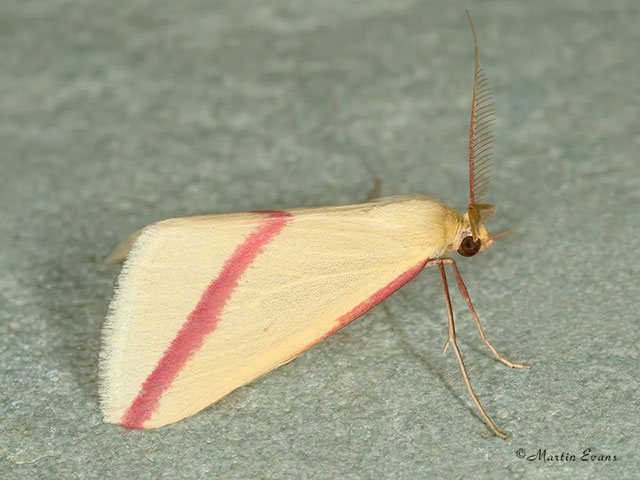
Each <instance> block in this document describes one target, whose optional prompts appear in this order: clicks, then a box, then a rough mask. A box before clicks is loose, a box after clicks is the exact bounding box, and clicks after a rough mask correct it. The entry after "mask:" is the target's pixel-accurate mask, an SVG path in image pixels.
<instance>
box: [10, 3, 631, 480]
mask: <svg viewBox="0 0 640 480" xmlns="http://www.w3.org/2000/svg"><path fill="white" fill-rule="evenodd" d="M346 3H347V2H341V1H323V2H294V1H286V0H273V1H271V2H268V4H267V5H264V4H258V2H246V1H240V2H236V1H226V2H216V3H212V2H205V1H198V0H191V1H185V2H171V1H157V2H147V1H143V0H136V1H131V2H116V3H115V4H114V3H108V4H107V3H104V2H81V1H72V0H69V1H62V0H47V1H32V2H17V1H4V2H2V4H0V45H1V47H0V65H2V69H1V73H0V105H1V108H0V146H1V148H0V167H1V168H0V175H1V177H0V182H1V184H0V205H1V209H0V225H1V232H2V233H1V235H0V271H1V272H2V274H1V275H0V319H1V320H0V391H1V392H2V396H1V397H0V476H2V477H3V478H37V477H41V478H42V477H56V476H61V477H65V478H105V477H114V478H116V477H119V478H125V477H126V476H127V475H134V474H135V475H136V476H138V477H139V478H162V477H175V474H176V472H177V473H178V474H179V475H181V476H183V477H186V478H197V477H206V478H214V477H215V478H229V479H231V478H238V479H245V478H300V477H310V476H312V475H313V476H314V477H315V478H385V477H386V478H427V477H432V478H452V477H456V478H523V477H527V478H568V477H570V478H633V477H634V476H635V475H636V474H635V472H636V471H637V469H638V467H639V462H638V454H637V451H638V447H639V441H638V418H639V413H640V412H639V409H638V402H637V397H638V391H637V390H638V388H637V387H638V380H637V378H638V373H637V365H638V328H637V313H636V312H637V309H636V305H637V298H636V297H637V296H638V290H639V289H638V274H639V270H640V268H639V262H638V251H640V240H639V238H640V236H639V235H638V210H639V207H640V181H639V175H638V174H639V173H640V167H639V165H638V162H639V159H638V150H639V149H640V136H639V134H638V121H637V119H638V105H639V104H640V94H639V89H638V83H637V82H638V78H640V60H639V57H638V45H640V30H639V29H638V26H637V25H638V20H640V15H639V10H638V3H637V2H636V1H635V0H627V1H616V2H600V1H597V0H591V1H584V0H580V1H578V0H573V1H565V2H561V5H560V3H558V2H505V1H488V2H477V3H476V2H474V3H471V4H467V6H468V7H469V8H470V9H471V12H472V14H473V18H474V22H475V24H476V29H477V31H478V36H479V40H480V49H481V58H482V60H483V64H484V65H485V68H486V70H487V72H488V73H489V76H490V78H491V80H492V83H493V86H494V91H495V97H496V102H497V107H498V120H499V123H498V151H497V158H496V161H495V171H496V177H495V178H494V182H493V184H492V189H491V191H490V195H489V200H490V201H491V202H493V203H495V204H497V206H498V212H497V216H496V219H495V220H493V221H492V224H491V225H490V226H492V227H493V230H494V231H497V230H500V229H502V228H506V227H514V228H515V230H516V233H515V234H514V235H512V236H510V237H508V238H507V239H505V240H502V241H500V242H499V243H498V244H496V245H495V246H494V247H493V248H492V249H491V250H490V251H488V252H487V253H485V254H483V255H480V256H478V257H476V258H473V259H469V260H461V261H460V268H461V271H462V274H463V276H464V277H465V279H466V281H467V284H468V286H469V289H470V292H471V295H472V298H473V299H474V300H475V304H476V308H477V310H478V312H479V313H480V316H481V318H482V319H484V321H485V324H486V329H487V333H488V335H489V337H490V338H491V339H493V341H494V343H495V345H496V346H497V347H498V348H499V349H501V350H502V352H503V353H504V354H505V355H506V356H507V357H509V358H512V359H514V360H521V361H530V362H532V364H533V368H532V370H531V371H515V370H510V369H508V368H506V367H503V366H502V365H501V364H499V363H498V362H496V361H494V360H493V359H492V358H491V356H490V353H489V352H488V351H487V350H486V349H485V348H484V347H483V345H482V344H481V342H480V341H479V339H478V337H477V335H476V333H475V331H474V327H473V325H472V322H471V320H470V317H469V315H468V313H467V312H466V310H465V307H464V304H463V303H462V302H461V301H460V299H459V298H458V297H457V295H454V297H455V298H454V309H455V311H456V312H457V315H458V330H459V332H458V333H459V337H460V344H461V348H462V350H463V353H465V354H466V361H467V363H468V367H469V373H470V376H471V380H472V382H473V383H474V385H475V386H476V390H477V392H478V394H479V395H480V397H481V398H482V400H483V402H484V405H485V407H486V408H487V410H488V411H489V413H490V415H492V417H493V419H494V420H495V421H496V423H497V424H498V425H499V426H501V427H502V428H503V429H505V430H506V431H507V433H509V435H510V438H509V439H508V440H507V441H502V440H500V439H498V438H496V437H494V436H493V435H492V434H491V433H490V431H489V430H488V429H487V427H486V426H485V425H484V423H483V422H482V420H481V419H480V418H479V416H478V415H477V413H476V411H475V409H474V407H473V405H472V404H471V402H470V400H469V398H468V397H467V395H466V393H465V391H464V386H463V383H462V380H461V378H460V376H459V373H458V371H457V365H456V363H455V359H454V357H453V355H452V354H451V352H449V354H448V355H447V356H444V357H443V356H442V355H440V350H441V348H442V345H443V342H444V340H445V337H446V321H445V310H444V307H443V302H442V298H441V290H440V286H439V283H438V276H437V272H434V271H426V272H424V273H423V274H422V275H420V276H419V277H418V278H417V279H416V280H414V281H413V282H412V283H411V284H409V285H407V286H406V287H405V288H403V289H402V290H400V291H399V292H398V293H396V294H395V295H393V296H392V297H391V298H389V299H387V301H386V302H384V303H383V304H382V305H380V306H379V307H377V308H376V309H375V310H373V311H372V312H370V313H369V314H367V315H366V316H364V317H363V318H361V319H360V320H358V321H357V322H355V323H353V324H352V325H350V326H349V327H347V328H346V329H344V330H342V331H341V332H339V333H338V334H336V335H334V336H333V337H332V338H330V339H329V340H327V341H325V342H323V343H321V344H320V345H318V346H316V347H314V348H313V349H311V350H310V351H309V352H307V353H305V354H304V355H302V356H301V357H299V358H298V359H296V360H295V361H294V362H292V363H290V364H288V365H286V366H285V367H282V368H280V369H278V370H276V371H274V372H272V373H270V374H268V375H266V376H264V377H262V378H260V379H259V380H257V381H255V382H253V383H252V384H251V385H249V386H247V387H244V388H241V389H239V390H237V391H236V392H234V393H232V394H231V395H229V396H228V397H226V398H224V399H223V400H221V401H220V402H219V403H217V404H216V405H214V406H212V407H210V408H208V409H206V410H204V411H203V412H201V413H199V414H198V415H196V416H193V417H191V418H189V419H186V420H184V421H181V422H179V423H176V424H174V425H170V426H168V427H165V428H162V429H158V430H153V431H144V432H140V431H126V430H124V429H122V428H120V427H116V426H112V425H107V424H103V423H102V421H101V417H100V413H99V411H98V407H97V400H98V399H97V361H98V351H99V347H100V330H101V327H102V323H103V318H104V315H105V313H106V310H107V306H108V303H109V300H110V297H111V293H112V287H113V283H114V281H115V279H116V276H117V273H118V266H116V265H107V264H105V263H104V262H103V258H104V257H105V256H106V255H107V254H108V253H109V251H110V249H111V248H112V247H113V246H114V245H115V244H117V243H118V242H119V241H120V240H122V239H123V238H124V237H126V236H127V235H128V234H129V233H130V232H132V231H134V230H135V229H137V228H138V227H140V226H142V225H144V224H146V223H149V222H151V221H154V220H158V219H162V218H166V217H171V216H184V215H192V214H198V213H217V212H230V211H243V210H250V209H267V208H285V207H297V206H311V205H323V204H340V203H353V202H357V201H360V200H362V199H364V198H366V196H367V194H368V192H369V191H370V188H371V181H372V178H373V177H374V176H380V177H382V178H383V179H384V187H383V189H384V191H383V193H384V194H387V195H389V194H406V193H424V194H427V195H429V196H432V197H433V198H436V199H438V200H440V201H442V202H443V203H446V204H448V205H450V206H452V207H455V208H457V209H463V208H464V207H465V195H466V183H465V182H466V170H465V153H466V145H465V142H466V135H467V122H468V108H469V96H470V88H471V83H470V82H471V75H472V43H471V35H470V32H469V29H468V26H467V24H466V19H465V16H464V5H462V4H460V3H458V2H449V1H433V2H420V1H417V0H416V1H412V0H404V1H364V0H362V1H355V2H348V4H346ZM520 448H522V449H524V450H525V451H526V454H527V455H529V454H532V453H535V452H536V450H537V449H538V448H542V449H547V452H548V453H552V454H558V455H559V454H561V453H562V452H568V453H571V454H575V455H577V456H578V459H577V461H566V462H562V463H560V462H543V461H527V460H522V459H519V458H517V457H516V455H515V452H516V450H518V449H520ZM586 448H591V449H592V450H593V451H594V452H596V453H600V454H611V455H616V457H617V461H615V462H608V463H603V462H597V461H596V462H582V461H580V455H581V452H582V450H584V449H586Z"/></svg>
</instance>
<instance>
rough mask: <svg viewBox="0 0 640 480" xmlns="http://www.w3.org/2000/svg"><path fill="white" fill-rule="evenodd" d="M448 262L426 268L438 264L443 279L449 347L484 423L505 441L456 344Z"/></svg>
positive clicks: (435, 262) (438, 261)
mask: <svg viewBox="0 0 640 480" xmlns="http://www.w3.org/2000/svg"><path fill="white" fill-rule="evenodd" d="M446 260H453V259H447V258H443V259H436V260H433V261H431V260H429V262H427V264H426V265H425V266H432V265H436V264H437V265H438V268H439V269H440V278H441V279H442V291H443V293H444V301H445V304H446V306H447V316H448V318H449V338H448V339H447V345H449V344H451V346H452V348H453V351H454V352H455V354H456V357H457V359H458V365H460V372H462V378H463V379H464V383H465V385H466V386H467V392H469V395H470V396H471V399H472V400H473V403H475V404H476V407H477V408H478V410H479V411H480V414H481V415H482V418H484V421H485V422H487V425H489V427H490V428H491V430H493V433H495V434H496V435H497V436H499V437H500V438H503V439H505V438H507V436H506V435H505V434H504V433H503V432H501V431H500V430H499V429H498V427H496V425H495V423H493V421H492V420H491V419H490V418H489V415H487V412H485V411H484V408H483V407H482V404H481V403H480V400H478V397H477V396H476V394H475V392H474V391H473V387H471V382H470V381H469V375H467V369H466V367H465V366H464V361H463V360H462V354H461V353H460V349H459V348H458V344H457V342H456V327H455V324H454V320H453V309H452V308H451V298H450V297H449V286H448V284H447V275H446V273H445V271H444V264H445V261H446ZM431 262H433V263H431ZM447 263H449V262H447ZM446 348H447V346H446V345H445V350H446Z"/></svg>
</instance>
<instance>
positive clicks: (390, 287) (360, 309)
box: [285, 258, 429, 362]
mask: <svg viewBox="0 0 640 480" xmlns="http://www.w3.org/2000/svg"><path fill="white" fill-rule="evenodd" d="M428 260H429V259H428V258H425V259H424V260H422V261H420V262H419V263H418V264H417V265H415V266H413V267H411V268H410V269H409V270H407V271H406V272H404V273H402V274H400V275H398V276H397V277H396V278H395V279H394V280H392V281H391V282H389V283H388V284H386V285H385V286H384V287H382V288H381V289H380V290H378V291H377V292H376V293H374V294H373V295H371V296H370V297H369V298H367V299H366V300H365V301H364V302H362V303H360V304H358V305H356V306H355V307H354V308H353V309H352V310H351V311H349V312H348V313H345V314H344V315H342V316H341V317H339V318H338V319H337V320H336V325H335V327H333V328H332V329H331V330H329V332H328V333H327V334H326V335H323V336H322V337H320V338H319V339H318V340H316V341H314V342H313V343H311V344H309V345H307V346H306V347H304V348H303V349H302V350H300V351H299V352H297V353H295V354H293V355H292V356H291V357H289V360H291V359H293V358H295V357H297V356H298V355H300V354H301V353H303V352H305V351H307V350H309V349H310V348H311V347H313V346H314V345H316V344H318V343H320V342H321V341H323V340H325V339H326V338H328V337H330V336H331V335H333V334H334V333H336V332H337V331H338V330H340V329H341V328H343V327H346V326H347V325H349V324H350V323H351V322H353V321H354V320H355V319H356V318H358V317H360V316H361V315H364V314H365V313H367V312H368V311H369V310H371V309H372V308H373V307H375V306H376V305H377V304H379V303H380V302H381V301H382V300H384V299H385V298H387V297H388V296H389V295H391V294H392V293H393V292H395V291H396V290H398V289H399V288H400V287H402V286H403V285H405V284H406V283H408V282H409V281H411V280H412V279H413V277H415V276H416V275H418V273H420V272H421V271H422V269H423V268H424V266H425V265H426V263H427V261H428ZM289 360H286V361H285V362H288V361H289Z"/></svg>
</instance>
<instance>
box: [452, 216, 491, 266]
mask: <svg viewBox="0 0 640 480" xmlns="http://www.w3.org/2000/svg"><path fill="white" fill-rule="evenodd" d="M495 209H496V207H494V206H493V205H488V204H484V203H474V204H471V205H469V206H468V207H467V212H466V213H465V214H464V215H463V216H462V228H461V229H460V232H459V233H458V238H457V239H456V240H457V241H456V243H455V245H454V248H455V249H456V250H457V251H458V253H459V254H460V255H462V256H463V257H473V256H474V255H475V254H476V253H479V252H481V251H483V250H486V249H487V248H489V247H490V246H491V245H493V242H494V238H493V237H492V236H491V234H490V233H489V231H488V230H487V228H486V227H485V226H484V224H485V221H487V220H488V219H489V218H491V217H492V216H493V212H494V211H495Z"/></svg>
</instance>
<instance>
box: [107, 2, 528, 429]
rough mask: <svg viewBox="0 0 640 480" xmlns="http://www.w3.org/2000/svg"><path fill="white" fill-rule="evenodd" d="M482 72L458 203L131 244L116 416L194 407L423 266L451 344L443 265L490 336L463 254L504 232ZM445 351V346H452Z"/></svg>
mask: <svg viewBox="0 0 640 480" xmlns="http://www.w3.org/2000/svg"><path fill="white" fill-rule="evenodd" d="M467 16H468V19H469V24H470V25H471V31H472V34H473V39H474V46H475V73H474V81H473V97H472V105H471V127H470V133H469V205H468V207H467V210H466V212H464V213H462V214H460V213H458V212H456V211H454V210H452V209H451V208H449V207H446V206H444V205H443V204H441V203H439V202H437V201H435V200H432V199H431V198H428V197H426V196H420V195H413V196H398V197H389V198H378V199H374V200H371V201H369V202H366V203H362V204H357V205H346V206H333V207H320V208H301V209H292V210H267V211H256V212H246V213H232V214H225V215H205V216H195V217H187V218H172V219H168V220H163V221H160V222H156V223H153V224H151V225H149V226H147V227H145V228H143V229H141V230H140V231H138V232H136V233H135V234H133V235H132V236H131V237H130V238H129V239H128V240H126V241H125V242H123V243H122V244H120V245H119V246H118V247H116V249H115V250H114V252H113V253H112V255H111V257H110V258H109V259H110V260H112V261H122V260H124V265H123V267H122V270H121V273H120V276H119V279H118V285H117V288H116V290H115V295H114V298H113V300H112V302H111V305H110V308H109V313H108V315H107V319H106V322H105V327H104V332H103V344H102V350H101V353H100V357H101V365H100V380H101V381H100V404H101V410H102V413H103V415H104V419H105V421H107V422H111V423H114V424H119V425H122V426H123V427H126V428H133V429H146V428H155V427H161V426H163V425H167V424H169V423H172V422H176V421H178V420H180V419H183V418H185V417H188V416H190V415H193V414H194V413H196V412H198V411H200V410H202V409H203V408H205V407H207V406H208V405H210V404H212V403H213V402H215V401H216V400H218V399H220V398H221V397H224V396H225V395H227V394H228V393H229V392H231V391H233V390H235V389H236V388H238V387H240V386H242V385H245V384H247V383H249V382H251V381H252V380H253V379H255V378H257V377H259V376H261V375H263V374H264V373H266V372H268V371H270V370H272V369H274V368H276V367H278V366H280V365H282V364H284V363H287V362H289V361H290V360H292V359H293V358H295V357H296V356H298V355H300V354H301V353H303V352H304V351H305V350H307V349H309V348H311V347H312V346H314V345H315V344H317V343H318V342H320V341H322V340H324V339H326V338H327V337H329V336H331V335H332V334H334V333H335V332H337V331H338V330H340V329H341V328H343V327H344V326H346V325H348V324H349V323H351V322H352V321H353V320H355V319H356V318H358V317H360V316H361V315H363V314H364V313H365V312H367V311H368V310H370V309H371V308H372V307H374V306H375V305H376V304H378V303H379V302H381V301H382V300H384V299H385V298H386V297H388V296H389V295H391V294H392V293H393V292H395V291H396V290H398V289H399V288H400V287H402V286H403V285H404V284H406V283H407V282H409V281H410V280H411V279H413V278H414V277H415V276H416V275H417V274H418V273H420V272H421V271H422V270H423V269H425V268H429V267H437V268H438V270H439V272H440V277H441V280H442V289H443V292H444V299H445V304H446V308H447V312H448V326H449V335H448V338H447V341H446V344H445V348H444V351H446V349H447V347H448V346H451V347H452V349H453V351H454V353H455V355H456V358H457V360H458V364H459V366H460V371H461V373H462V377H463V379H464V382H465V384H466V388H467V391H468V393H469V395H470V396H471V398H472V400H473V402H474V403H475V405H476V407H477V408H478V410H479V411H480V414H481V415H482V417H483V418H484V420H485V421H486V423H487V425H488V426H489V427H490V428H491V430H493V432H494V433H495V434H496V435H498V436H500V437H503V438H505V434H504V433H502V432H501V431H500V430H499V429H498V428H497V427H496V425H495V424H494V423H493V421H492V420H491V419H490V418H489V416H488V415H487V413H486V412H485V410H484V408H483V407H482V405H481V404H480V401H479V400H478V398H477V396H476V394H475V393H474V391H473V388H472V387H471V383H470V381H469V377H468V375H467V372H466V369H465V365H464V362H463V359H462V355H461V353H460V349H459V348H458V345H457V343H456V331H455V325H454V316H453V311H452V308H451V301H450V298H449V289H448V285H447V277H446V275H445V265H447V264H449V265H450V266H451V268H452V270H453V273H454V275H455V278H456V281H457V284H458V288H459V290H460V293H461V295H462V297H463V298H464V300H465V301H466V303H467V305H468V307H469V310H470V311H471V314H472V316H473V318H474V320H475V323H476V325H477V328H478V331H479V333H480V337H481V338H482V340H483V341H484V342H485V343H486V345H487V346H488V347H489V349H491V351H492V352H493V355H495V357H496V358H497V359H498V360H500V361H501V362H502V363H504V364H506V365H508V366H510V367H517V368H526V367H528V366H529V365H526V364H520V363H513V362H510V361H509V360H507V359H505V358H504V357H502V356H501V355H500V354H499V353H498V352H497V351H496V349H495V348H494V347H493V345H492V344H491V343H490V342H489V340H487V338H486V336H485V334H484V332H483V329H482V326H481V324H480V320H479V319H478V315H477V314H476V312H475V310H474V308H473V305H472V303H471V300H470V298H469V293H468V292H467V288H466V286H465V284H464V282H463V281H462V277H461V276H460V272H459V271H458V267H457V265H456V260H454V259H453V258H452V257H451V256H449V255H450V254H451V253H453V252H458V253H459V254H460V255H462V256H463V257H472V256H474V255H476V254H478V253H480V252H482V251H484V250H486V249H487V248H489V247H491V245H493V243H494V240H495V239H496V238H497V237H498V236H500V235H494V236H492V235H491V234H490V233H489V231H488V230H487V228H486V226H485V222H486V220H487V219H488V218H490V217H491V216H492V214H493V212H494V207H493V206H492V205H489V204H485V203H483V200H484V198H485V195H486V191H487V185H488V183H489V179H490V165H491V158H492V148H493V147H492V145H493V138H494V133H493V127H492V126H493V119H494V109H493V103H492V94H491V90H490V88H489V83H488V80H487V77H486V75H485V74H484V73H483V72H482V71H481V70H480V68H479V65H478V42H477V38H476V33H475V29H474V27H473V24H472V23H471V18H470V17H469V14H468V12H467ZM444 351H443V353H444Z"/></svg>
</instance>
